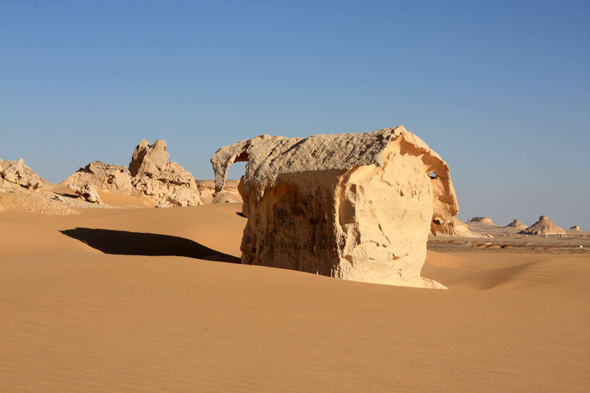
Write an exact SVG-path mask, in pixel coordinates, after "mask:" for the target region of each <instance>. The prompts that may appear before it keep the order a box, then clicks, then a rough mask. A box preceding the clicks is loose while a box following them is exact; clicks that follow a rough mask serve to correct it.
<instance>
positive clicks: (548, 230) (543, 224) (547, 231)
mask: <svg viewBox="0 0 590 393" xmlns="http://www.w3.org/2000/svg"><path fill="white" fill-rule="evenodd" d="M518 233H519V234H523V235H567V232H566V231H564V230H563V229H561V228H560V227H559V226H557V225H556V224H554V223H552V222H551V221H549V218H548V217H547V216H541V217H539V221H537V222H536V223H534V224H533V225H531V226H530V227H528V228H527V229H524V230H522V231H520V232H518Z"/></svg>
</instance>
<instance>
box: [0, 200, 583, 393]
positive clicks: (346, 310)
mask: <svg viewBox="0 0 590 393" xmlns="http://www.w3.org/2000/svg"><path fill="white" fill-rule="evenodd" d="M105 196H106V197H105ZM12 197H14V196H12ZM101 197H102V199H103V201H105V203H107V204H109V203H110V204H112V205H115V206H117V205H118V206H121V205H125V206H127V208H107V207H105V208H93V209H90V208H85V209H81V208H77V209H75V210H76V211H78V212H79V214H68V215H63V216H62V215H52V214H43V213H41V210H40V209H38V210H34V209H33V210H34V211H32V212H31V211H29V210H30V209H19V208H18V206H20V205H15V204H14V202H15V201H14V200H11V199H10V198H11V197H10V196H9V195H5V197H4V199H3V200H2V202H3V204H4V207H5V209H4V210H3V211H2V212H0V239H2V240H1V241H0V315H1V318H0V391H2V392H197V391H199V392H254V391H255V392H587V391H589V390H590V335H589V334H588V332H589V331H590V286H589V285H588V282H589V280H590V254H588V253H585V252H578V253H577V254H574V253H570V254H553V253H543V252H542V251H543V250H542V249H541V250H535V249H534V248H531V252H527V250H526V249H525V250H524V251H522V252H519V253H513V252H512V253H511V252H504V250H503V249H500V248H498V249H495V250H492V249H488V250H487V251H488V252H475V251H473V252H471V251H469V250H466V249H465V248H462V249H461V250H456V252H453V250H450V251H449V250H447V251H445V253H439V252H435V251H429V252H428V257H427V261H426V264H425V266H424V268H423V275H424V276H426V277H430V278H432V279H434V280H437V281H438V282H441V283H442V284H444V285H445V286H447V287H448V288H449V289H447V290H436V289H421V288H407V287H396V286H389V285H379V284H368V283H359V282H352V281H345V280H339V279H335V278H330V277H324V276H319V275H315V274H310V273H303V272H298V271H293V270H286V269H278V268H270V267H263V266H252V265H242V264H237V263H232V262H235V261H236V258H234V257H239V256H240V251H239V246H240V241H241V236H242V231H243V229H244V225H245V223H246V219H245V218H244V217H242V216H240V215H239V214H238V213H239V212H240V211H241V204H237V203H232V204H218V205H203V206H194V207H183V208H164V209H154V208H137V207H135V208H131V207H129V206H132V205H133V203H131V202H130V201H131V200H130V199H128V198H131V197H129V196H120V195H119V196H117V195H115V194H108V195H104V194H103V195H101ZM125 198H127V199H125ZM11 203H12V204H11ZM142 204H143V205H145V204H144V202H143V200H141V201H140V200H137V203H136V205H137V206H141V205H142ZM532 238H533V236H528V237H527V239H528V240H530V242H532V240H531V239H532ZM437 239H438V240H437V241H439V242H450V241H452V240H450V238H447V239H446V240H445V239H444V238H437ZM468 240H469V241H474V239H473V238H470V239H468ZM495 240H497V239H495ZM483 241H488V239H482V242H483ZM492 241H494V239H492ZM433 244H434V243H433ZM453 244H455V243H453ZM533 245H534V244H533ZM531 247H532V246H531ZM479 251H481V250H479ZM491 251H494V252H491Z"/></svg>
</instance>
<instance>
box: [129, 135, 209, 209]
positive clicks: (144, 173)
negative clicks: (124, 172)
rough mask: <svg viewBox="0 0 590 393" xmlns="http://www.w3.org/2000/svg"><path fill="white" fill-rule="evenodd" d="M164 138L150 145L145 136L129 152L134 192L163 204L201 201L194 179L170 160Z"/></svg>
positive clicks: (198, 203) (177, 204) (196, 202)
mask: <svg viewBox="0 0 590 393" xmlns="http://www.w3.org/2000/svg"><path fill="white" fill-rule="evenodd" d="M169 156H170V154H169V153H168V152H167V151H166V142H164V141H161V140H157V141H156V142H155V143H154V144H153V145H150V144H149V143H148V142H147V141H146V140H145V139H142V141H141V142H139V145H137V147H136V148H135V151H134V152H133V157H132V158H131V163H130V164H129V172H130V173H131V176H132V179H131V184H132V185H133V187H134V188H135V190H136V191H137V192H139V193H140V194H142V195H145V196H147V197H148V198H150V199H152V200H154V201H156V202H157V203H158V204H159V205H163V206H196V205H200V204H201V199H200V196H199V190H198V188H197V184H196V183H195V179H194V178H193V176H192V175H191V174H190V172H188V171H186V170H185V169H184V168H183V167H181V166H180V165H178V164H177V163H175V162H173V161H171V162H167V160H168V157H169Z"/></svg>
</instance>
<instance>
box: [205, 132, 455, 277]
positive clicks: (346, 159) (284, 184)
mask: <svg viewBox="0 0 590 393" xmlns="http://www.w3.org/2000/svg"><path fill="white" fill-rule="evenodd" d="M235 161H247V162H248V164H247V165H246V174H245V176H244V177H243V178H242V181H241V183H240V187H239V191H240V194H241V196H242V199H243V201H244V205H243V213H244V215H245V216H246V217H247V218H248V222H247V224H246V228H245V229H244V235H243V239H242V245H241V250H242V263H247V264H256V265H265V266H274V267H281V268H288V269H294V270H301V271H306V272H311V273H318V274H322V275H327V276H332V277H338V278H343V279H347V280H354V281H365V282H373V283H382V284H392V285H405V286H414V287H437V288H441V287H443V286H442V285H440V284H439V283H436V282H435V281H432V280H429V279H425V278H423V277H421V276H420V271H421V269H422V266H423V264H424V261H425V259H426V242H427V237H428V233H429V232H432V233H436V232H443V231H445V228H446V227H448V226H449V225H452V224H451V217H452V216H454V215H456V214H457V212H458V205H457V199H456V196H455V191H454V189H453V185H452V183H451V178H450V174H449V168H448V166H447V164H446V163H445V162H444V161H443V160H442V159H441V158H440V156H439V155H438V154H436V153H435V152H434V151H432V150H431V149H430V148H429V147H428V146H427V145H426V143H424V142H423V141H422V140H421V139H420V138H418V137H416V136H415V135H414V134H412V133H410V132H407V131H406V130H405V129H404V128H403V127H401V126H400V127H397V128H395V129H391V128H388V129H383V130H379V131H375V132H368V133H364V134H339V135H314V136H310V137H308V138H305V139H302V138H285V137H281V136H275V137H271V136H268V135H262V136H259V137H256V138H253V139H249V140H245V141H242V142H239V143H237V144H235V145H231V146H225V147H222V148H221V149H219V150H218V151H217V152H216V153H215V155H213V157H212V158H211V163H212V164H213V169H214V171H215V182H216V183H215V184H216V189H217V190H218V191H220V190H222V189H223V186H224V182H225V178H226V176H227V169H228V168H229V166H230V165H231V164H232V163H233V162H235Z"/></svg>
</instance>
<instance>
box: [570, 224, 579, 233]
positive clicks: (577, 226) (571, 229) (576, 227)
mask: <svg viewBox="0 0 590 393" xmlns="http://www.w3.org/2000/svg"><path fill="white" fill-rule="evenodd" d="M570 231H576V232H577V231H581V229H580V226H579V225H574V226H572V227H571V228H570Z"/></svg>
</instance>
